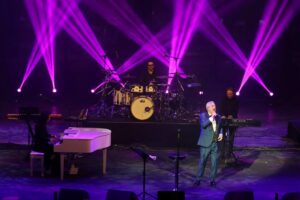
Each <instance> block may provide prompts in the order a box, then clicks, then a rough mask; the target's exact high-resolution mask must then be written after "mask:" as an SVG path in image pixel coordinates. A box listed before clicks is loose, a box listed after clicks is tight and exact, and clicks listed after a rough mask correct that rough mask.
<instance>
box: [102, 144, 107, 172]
mask: <svg viewBox="0 0 300 200" xmlns="http://www.w3.org/2000/svg"><path fill="white" fill-rule="evenodd" d="M102 152H103V158H102V159H103V160H102V174H103V175H105V174H106V162H107V149H103V150H102Z"/></svg>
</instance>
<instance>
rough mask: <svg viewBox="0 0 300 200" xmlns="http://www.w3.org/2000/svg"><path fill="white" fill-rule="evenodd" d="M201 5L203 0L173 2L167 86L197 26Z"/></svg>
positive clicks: (201, 9)
mask: <svg viewBox="0 0 300 200" xmlns="http://www.w3.org/2000/svg"><path fill="white" fill-rule="evenodd" d="M203 5H204V0H202V1H198V0H190V1H185V0H178V1H176V2H175V6H174V18H175V19H174V21H173V22H174V23H173V32H172V43H171V55H170V59H169V79H168V85H169V86H170V85H171V83H172V80H173V77H174V75H175V73H177V69H178V66H179V65H180V63H181V61H182V57H183V56H184V54H185V52H186V50H187V47H188V45H189V43H190V42H191V40H192V38H193V35H194V33H195V31H196V29H197V27H198V23H199V19H200V16H201V14H202V11H203ZM167 90H168V88H167Z"/></svg>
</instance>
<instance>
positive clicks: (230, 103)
mask: <svg viewBox="0 0 300 200" xmlns="http://www.w3.org/2000/svg"><path fill="white" fill-rule="evenodd" d="M238 112H239V101H238V99H237V97H236V95H235V91H234V89H233V88H231V87H230V88H227V89H226V95H225V97H224V98H223V100H222V102H221V116H222V119H236V118H238ZM236 130H237V128H236V127H223V131H224V132H223V135H224V139H223V141H222V148H221V159H223V160H224V161H225V163H228V162H231V160H232V156H233V144H234V137H235V132H236Z"/></svg>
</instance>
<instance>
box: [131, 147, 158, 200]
mask: <svg viewBox="0 0 300 200" xmlns="http://www.w3.org/2000/svg"><path fill="white" fill-rule="evenodd" d="M130 149H131V150H132V151H134V152H135V153H136V154H138V155H139V156H140V157H141V158H142V159H143V191H142V193H140V194H139V195H138V196H142V200H145V199H146V196H149V197H151V198H153V199H156V197H155V196H153V195H152V194H149V193H148V192H147V191H146V162H147V160H149V159H150V160H156V156H152V155H149V154H147V153H146V152H144V151H142V150H141V149H138V148H135V147H130Z"/></svg>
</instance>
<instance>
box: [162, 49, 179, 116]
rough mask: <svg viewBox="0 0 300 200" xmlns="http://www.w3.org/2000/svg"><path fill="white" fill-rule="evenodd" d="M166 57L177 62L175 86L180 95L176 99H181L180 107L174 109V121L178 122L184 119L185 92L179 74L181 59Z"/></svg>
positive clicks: (174, 77)
mask: <svg viewBox="0 0 300 200" xmlns="http://www.w3.org/2000/svg"><path fill="white" fill-rule="evenodd" d="M165 56H166V57H168V58H170V59H173V60H174V62H175V67H176V68H175V73H173V75H174V76H173V79H174V80H173V82H175V83H177V84H176V85H175V91H176V92H177V93H178V96H177V97H175V98H179V106H178V108H176V109H174V111H173V113H171V114H172V119H175V120H178V119H180V118H181V117H182V113H183V112H182V111H183V107H182V103H183V102H182V100H183V92H184V87H183V85H182V83H181V81H180V79H179V73H178V60H179V59H181V58H179V57H174V56H170V55H165Z"/></svg>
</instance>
